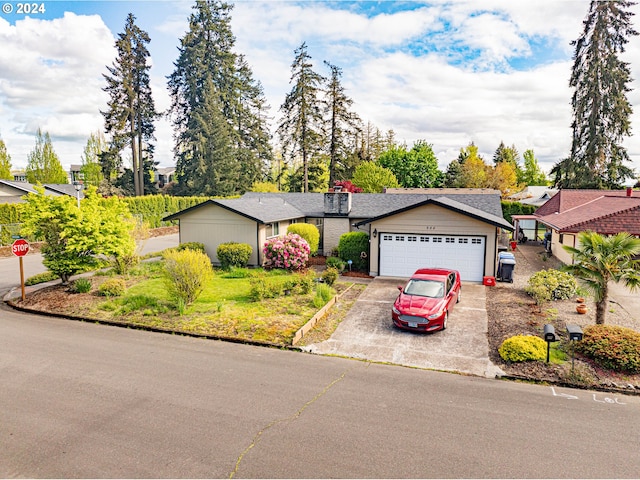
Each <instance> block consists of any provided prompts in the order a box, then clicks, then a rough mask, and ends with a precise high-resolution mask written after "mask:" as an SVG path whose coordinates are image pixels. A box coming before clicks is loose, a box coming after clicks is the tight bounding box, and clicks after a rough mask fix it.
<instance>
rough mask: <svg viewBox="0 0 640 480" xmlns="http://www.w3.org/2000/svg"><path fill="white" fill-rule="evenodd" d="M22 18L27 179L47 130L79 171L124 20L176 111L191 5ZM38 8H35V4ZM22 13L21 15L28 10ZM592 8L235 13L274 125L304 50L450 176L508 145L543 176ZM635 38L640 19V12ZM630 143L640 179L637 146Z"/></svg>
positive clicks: (17, 87)
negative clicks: (180, 54) (141, 36)
mask: <svg viewBox="0 0 640 480" xmlns="http://www.w3.org/2000/svg"><path fill="white" fill-rule="evenodd" d="M35 3H36V5H37V6H38V7H39V6H40V5H43V6H44V10H45V12H44V13H41V12H31V13H30V14H28V15H27V14H25V13H24V12H23V13H19V12H18V9H19V8H20V4H19V2H14V1H3V0H0V5H2V13H0V45H2V47H1V48H0V137H1V138H2V139H3V140H4V141H5V143H6V145H7V149H8V151H9V154H10V155H11V157H12V164H13V165H14V167H24V166H25V165H26V162H27V155H28V153H29V152H30V151H31V150H32V149H33V147H34V144H35V132H36V130H37V128H38V127H40V128H42V129H43V130H44V131H47V132H49V134H50V135H51V138H52V141H53V145H54V149H55V151H56V153H57V154H58V156H59V157H60V159H61V162H62V164H63V166H65V168H68V167H69V166H70V165H71V164H77V163H80V161H81V155H82V150H83V148H84V146H85V144H86V140H87V138H88V137H89V135H90V134H91V133H92V132H95V131H98V130H102V128H103V120H102V116H101V115H100V109H104V108H105V106H106V96H105V94H104V92H102V87H103V86H104V80H103V78H102V74H103V73H106V65H108V64H111V62H113V59H114V58H115V57H114V56H115V49H114V42H115V39H116V36H117V34H118V33H119V32H121V31H122V30H123V28H124V22H125V18H126V16H127V14H128V13H129V12H132V13H133V14H134V15H135V16H136V17H137V23H138V25H139V26H140V27H141V28H142V29H144V30H146V31H147V32H148V33H149V35H150V37H151V43H150V45H149V50H150V52H151V58H152V63H153V67H152V69H151V79H152V88H153V92H154V97H155V99H156V105H157V107H158V108H159V109H166V108H167V107H168V106H169V98H168V93H167V90H166V76H167V75H169V74H170V73H171V71H172V69H173V62H174V61H175V60H176V58H177V46H178V43H179V39H180V38H181V37H182V36H183V35H184V33H185V32H186V30H187V28H188V16H189V14H190V12H191V7H192V4H193V2H191V1H181V0H148V1H136V2H129V1H118V0H115V1H91V0H86V1H63V0H49V1H45V2H35ZM31 4H33V2H31ZM22 5H23V7H22V9H23V10H24V5H25V4H24V3H22ZM587 11H588V1H586V0H538V1H536V2H530V1H516V0H453V1H446V0H438V1H426V2H408V1H407V2H404V1H403V2H385V1H382V2H346V1H345V2H342V1H332V2H323V1H293V0H290V1H238V2H235V7H234V9H233V11H232V28H233V32H234V34H235V36H236V51H237V52H238V53H242V54H244V55H245V56H246V57H247V60H248V62H249V64H250V65H251V66H252V68H253V72H254V76H255V78H256V79H258V80H260V81H261V83H262V84H263V87H264V89H265V94H266V96H267V99H268V100H269V103H270V105H271V111H270V114H271V117H272V124H273V125H275V124H276V123H277V121H278V119H279V112H278V109H279V106H280V105H281V103H282V102H283V100H284V96H285V94H286V93H287V92H288V91H289V90H290V88H291V86H290V85H289V77H290V64H291V61H292V60H293V52H294V50H295V49H296V48H297V47H298V46H299V45H300V44H301V43H302V42H303V41H306V42H307V45H308V50H309V53H310V55H311V56H312V57H313V62H314V65H315V67H316V70H317V71H319V72H320V73H322V74H327V72H326V68H325V66H324V65H323V61H324V60H327V61H329V62H331V63H332V64H335V65H337V66H339V67H341V68H342V70H343V83H344V85H345V87H346V89H347V93H348V94H349V95H350V96H351V97H352V98H353V100H354V109H355V110H356V111H357V112H358V114H359V115H360V116H361V117H362V119H363V120H364V121H365V122H367V121H369V122H371V123H372V124H373V125H375V126H377V127H378V128H380V129H381V130H383V131H386V130H388V129H393V130H394V131H395V133H396V138H397V139H398V140H400V141H406V142H407V144H408V145H409V146H411V145H412V144H413V142H414V141H416V140H419V139H424V140H426V141H427V142H429V143H431V144H433V147H434V151H435V153H436V156H437V157H438V160H439V163H440V166H441V168H446V165H447V164H448V163H449V162H450V161H451V160H452V159H454V158H456V157H457V154H458V152H459V150H460V148H462V147H464V146H466V145H468V144H469V143H470V142H472V141H473V142H474V143H475V144H476V145H477V146H478V147H479V150H480V152H481V153H482V154H483V155H484V157H485V159H486V160H490V159H491V157H492V155H493V152H494V151H495V149H496V148H497V147H498V145H499V144H500V142H501V141H504V143H505V144H506V145H515V146H516V148H517V149H518V150H519V152H520V153H521V154H522V153H523V152H524V151H525V150H527V149H533V150H534V152H535V154H536V157H537V158H538V159H539V161H540V163H541V165H542V166H543V168H545V169H546V170H549V169H550V168H551V166H552V165H553V164H554V163H555V162H556V161H558V160H559V159H561V158H563V157H565V156H566V155H567V154H568V153H569V148H570V141H571V131H570V123H571V109H570V99H571V93H572V92H571V90H570V89H569V86H568V79H569V75H570V69H571V55H572V47H571V45H570V41H571V40H574V39H576V38H577V37H578V36H579V35H580V33H581V31H582V21H583V19H584V17H585V15H586V14H587ZM633 11H634V12H635V13H636V17H634V20H635V24H636V29H639V30H640V23H639V22H640V15H639V14H640V7H639V6H637V5H636V6H635V7H634V10H633ZM627 50H628V51H627V55H626V59H627V60H628V61H630V62H632V63H631V68H632V74H633V77H634V78H635V79H636V80H634V83H633V84H632V88H634V90H633V91H632V92H631V93H630V95H629V99H630V101H631V103H632V105H633V106H634V108H635V110H636V111H635V112H634V115H633V117H632V131H633V132H635V133H640V82H639V80H638V79H640V61H637V60H636V61H635V63H634V60H633V59H640V39H639V38H638V37H634V38H633V39H631V42H630V44H629V45H628V49H627ZM156 136H157V142H156V160H158V161H159V162H160V164H161V165H162V166H170V165H172V164H173V155H172V146H173V140H172V131H171V127H170V125H169V123H168V122H167V121H166V120H163V121H160V122H158V125H157V131H156ZM639 138H640V137H639V136H638V135H635V136H633V137H631V139H629V140H628V141H626V142H625V145H626V146H627V149H628V151H629V154H630V156H631V158H632V160H633V161H634V165H633V166H634V167H635V168H636V170H638V171H639V172H640V140H639Z"/></svg>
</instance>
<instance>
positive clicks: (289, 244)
mask: <svg viewBox="0 0 640 480" xmlns="http://www.w3.org/2000/svg"><path fill="white" fill-rule="evenodd" d="M262 251H263V253H264V266H265V267H267V268H284V269H286V270H301V269H303V268H304V267H306V266H307V261H308V260H309V251H310V249H309V244H308V243H307V241H306V240H305V239H304V238H302V237H301V236H300V235H297V234H295V233H290V234H288V235H285V236H284V237H274V238H270V239H269V240H267V241H266V242H265V244H264V249H263V250H262Z"/></svg>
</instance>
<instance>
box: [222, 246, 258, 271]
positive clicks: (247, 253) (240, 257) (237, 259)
mask: <svg viewBox="0 0 640 480" xmlns="http://www.w3.org/2000/svg"><path fill="white" fill-rule="evenodd" d="M252 253H253V248H251V245H249V244H248V243H237V242H228V243H221V244H220V245H218V248H217V249H216V255H217V256H218V261H219V262H220V266H221V267H222V268H223V269H225V270H229V269H230V268H232V267H239V268H242V267H246V266H247V264H248V263H249V258H250V257H251V254H252Z"/></svg>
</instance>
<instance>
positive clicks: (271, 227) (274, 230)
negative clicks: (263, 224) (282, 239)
mask: <svg viewBox="0 0 640 480" xmlns="http://www.w3.org/2000/svg"><path fill="white" fill-rule="evenodd" d="M278 235H280V223H279V222H276V223H269V224H267V238H270V237H277V236H278Z"/></svg>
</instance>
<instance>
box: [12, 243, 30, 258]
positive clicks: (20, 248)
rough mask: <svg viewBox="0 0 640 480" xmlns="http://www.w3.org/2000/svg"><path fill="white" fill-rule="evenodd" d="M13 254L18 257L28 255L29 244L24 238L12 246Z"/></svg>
mask: <svg viewBox="0 0 640 480" xmlns="http://www.w3.org/2000/svg"><path fill="white" fill-rule="evenodd" d="M11 252H12V253H13V254H14V255H15V256H16V257H24V256H25V255H26V254H27V253H29V242H27V241H26V240H25V239H24V238H19V239H18V240H16V241H15V242H13V245H11Z"/></svg>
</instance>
